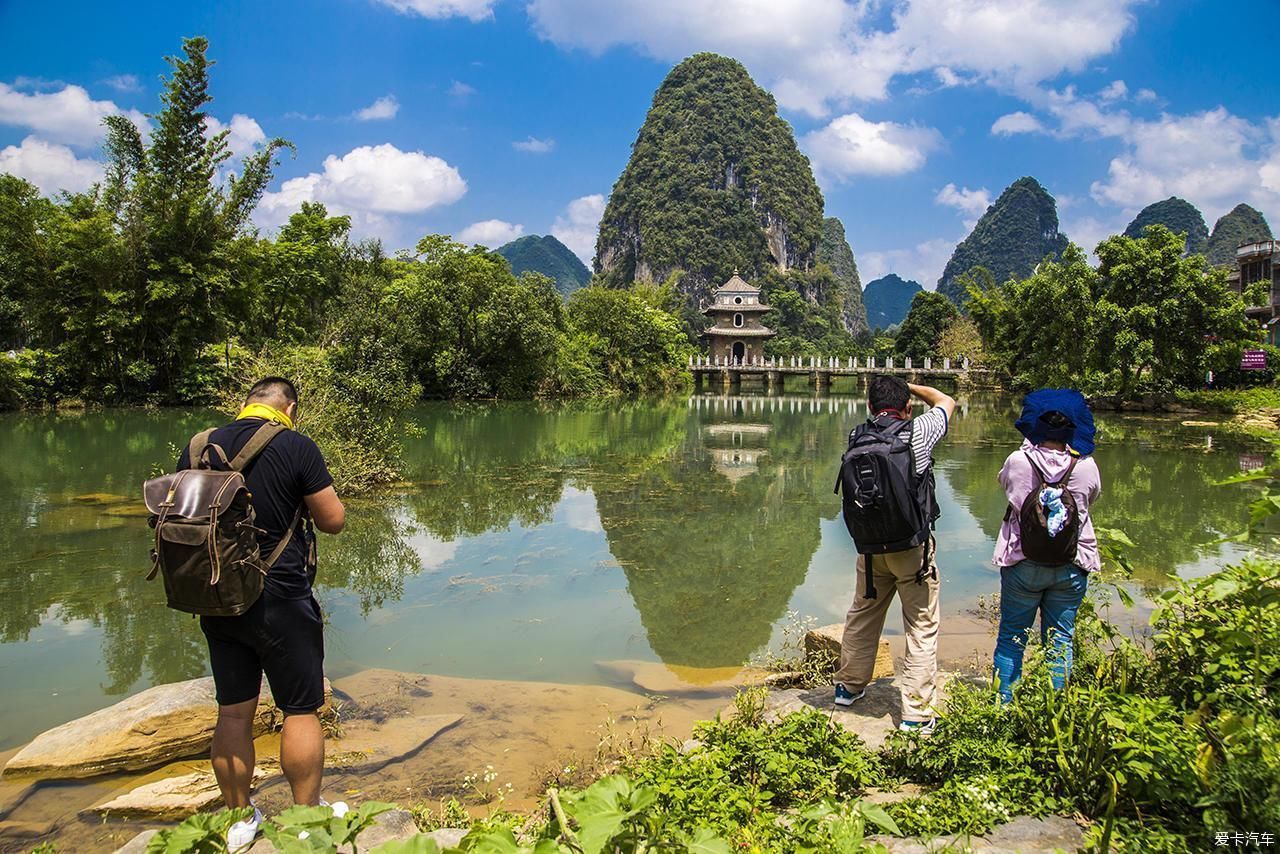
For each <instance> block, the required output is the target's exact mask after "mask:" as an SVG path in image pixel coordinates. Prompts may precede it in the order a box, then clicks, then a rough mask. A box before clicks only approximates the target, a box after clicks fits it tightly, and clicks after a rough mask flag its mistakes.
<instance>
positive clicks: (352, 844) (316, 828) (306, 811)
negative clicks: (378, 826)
mask: <svg viewBox="0 0 1280 854" xmlns="http://www.w3.org/2000/svg"><path fill="white" fill-rule="evenodd" d="M392 809H395V807H394V806H393V805H392V804H385V803H380V802H378V801H366V802H365V803H363V804H361V805H360V806H359V807H357V808H356V809H353V810H351V811H350V812H348V813H347V814H346V815H344V816H341V817H339V816H336V815H334V814H333V808H332V807H323V806H322V807H304V806H293V807H290V808H289V809H287V810H285V811H284V812H282V813H280V815H278V816H276V817H275V818H273V819H272V820H270V821H268V822H266V823H264V824H263V826H262V832H263V834H264V835H265V836H266V837H267V839H269V840H270V841H271V844H272V845H274V846H276V848H278V849H279V850H280V851H282V852H284V854H304V852H312V851H322V852H331V851H337V850H338V848H339V847H342V846H347V847H349V848H350V850H351V852H352V854H359V849H358V848H357V843H356V837H358V836H359V835H360V834H361V833H362V832H363V831H365V830H366V829H368V828H369V827H370V826H371V825H372V824H373V820H374V819H375V818H377V817H378V816H379V815H381V814H382V813H384V812H387V811H389V810H392Z"/></svg>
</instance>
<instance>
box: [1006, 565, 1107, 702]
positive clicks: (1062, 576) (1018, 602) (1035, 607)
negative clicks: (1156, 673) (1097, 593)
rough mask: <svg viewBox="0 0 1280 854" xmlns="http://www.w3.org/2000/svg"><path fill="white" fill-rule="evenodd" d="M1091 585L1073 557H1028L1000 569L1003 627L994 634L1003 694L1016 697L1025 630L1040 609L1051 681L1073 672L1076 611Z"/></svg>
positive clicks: (1058, 685) (1008, 698)
mask: <svg viewBox="0 0 1280 854" xmlns="http://www.w3.org/2000/svg"><path fill="white" fill-rule="evenodd" d="M1088 587H1089V574H1088V573H1087V572H1085V571H1084V570H1083V569H1081V568H1080V567H1078V566H1076V565H1075V564H1073V563H1069V564H1067V565H1065V566H1044V565H1042V564H1038V563H1032V562H1031V561H1029V560H1024V561H1022V562H1021V563H1017V564H1014V565H1013V566H1005V567H1001V569H1000V631H999V632H998V633H997V635H996V653H995V671H996V677H997V678H998V679H999V682H1000V698H1001V700H1002V701H1003V702H1006V703H1008V702H1010V701H1012V700H1013V685H1014V683H1015V682H1017V681H1018V679H1019V678H1020V677H1021V676H1022V653H1023V650H1024V649H1025V647H1026V645H1027V631H1028V630H1029V629H1030V628H1031V624H1032V623H1034V622H1035V619H1036V614H1037V613H1039V614H1040V641H1041V642H1042V643H1044V644H1046V645H1049V644H1052V647H1051V648H1050V649H1049V650H1048V655H1049V661H1050V662H1051V670H1050V674H1051V676H1052V678H1053V687H1054V688H1061V687H1062V686H1063V685H1064V684H1065V683H1066V681H1067V674H1069V673H1070V672H1071V641H1072V637H1073V636H1074V634H1075V630H1076V612H1077V611H1078V610H1079V609H1080V603H1081V602H1082V601H1084V593H1085V590H1086V589H1087V588H1088Z"/></svg>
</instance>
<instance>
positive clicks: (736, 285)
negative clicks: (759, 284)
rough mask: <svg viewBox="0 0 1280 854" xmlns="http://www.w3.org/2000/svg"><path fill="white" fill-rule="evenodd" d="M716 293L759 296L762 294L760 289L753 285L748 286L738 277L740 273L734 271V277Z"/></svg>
mask: <svg viewBox="0 0 1280 854" xmlns="http://www.w3.org/2000/svg"><path fill="white" fill-rule="evenodd" d="M715 293H718V294H723V293H734V294H758V293H760V289H759V288H753V287H752V286H751V285H749V284H747V283H746V282H745V281H743V279H742V278H741V277H740V276H739V275H738V271H737V270H734V271H733V275H732V276H730V277H729V281H727V282H725V283H724V284H723V285H721V286H720V287H718V288H716V289H715Z"/></svg>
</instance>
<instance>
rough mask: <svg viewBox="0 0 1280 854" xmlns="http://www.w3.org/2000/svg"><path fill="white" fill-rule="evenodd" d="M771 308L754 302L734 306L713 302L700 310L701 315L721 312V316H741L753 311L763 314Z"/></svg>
mask: <svg viewBox="0 0 1280 854" xmlns="http://www.w3.org/2000/svg"><path fill="white" fill-rule="evenodd" d="M772 308H773V306H771V305H765V304H764V303H762V302H756V303H745V302H744V303H742V304H741V305H734V304H733V303H715V302H713V303H712V304H711V305H709V306H707V307H706V308H704V309H703V310H702V313H703V314H712V313H714V312H721V313H723V314H741V313H742V312H747V313H750V312H753V311H757V312H760V313H764V312H766V311H769V310H771V309H772Z"/></svg>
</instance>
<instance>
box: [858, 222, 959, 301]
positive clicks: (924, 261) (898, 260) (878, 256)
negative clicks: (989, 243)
mask: <svg viewBox="0 0 1280 854" xmlns="http://www.w3.org/2000/svg"><path fill="white" fill-rule="evenodd" d="M963 238H964V235H961V236H960V237H956V238H946V237H938V238H934V239H933V240H926V241H924V242H923V243H918V244H916V245H915V246H912V247H909V248H907V249H882V250H871V251H864V252H860V253H859V254H858V270H859V272H861V273H862V280H863V281H864V282H870V281H873V280H875V279H878V278H880V277H881V276H884V275H887V274H889V273H897V274H898V275H899V276H901V277H902V278H904V279H912V280H914V281H917V282H919V283H920V284H921V285H923V286H924V288H925V290H930V291H931V290H934V289H935V288H936V287H937V284H938V279H940V278H942V271H943V269H944V268H946V266H947V261H949V260H951V253H952V252H954V251H955V248H956V244H957V243H959V242H960V241H961V240H962V239H963Z"/></svg>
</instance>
